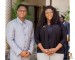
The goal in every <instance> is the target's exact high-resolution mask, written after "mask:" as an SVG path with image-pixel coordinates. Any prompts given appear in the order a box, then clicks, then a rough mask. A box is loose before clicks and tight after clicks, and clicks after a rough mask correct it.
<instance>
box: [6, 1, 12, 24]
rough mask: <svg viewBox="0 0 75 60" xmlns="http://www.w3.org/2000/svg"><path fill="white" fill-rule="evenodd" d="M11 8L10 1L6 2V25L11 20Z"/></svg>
mask: <svg viewBox="0 0 75 60" xmlns="http://www.w3.org/2000/svg"><path fill="white" fill-rule="evenodd" d="M11 7H12V0H6V13H5V16H6V17H5V18H6V23H7V22H8V21H10V20H11Z"/></svg>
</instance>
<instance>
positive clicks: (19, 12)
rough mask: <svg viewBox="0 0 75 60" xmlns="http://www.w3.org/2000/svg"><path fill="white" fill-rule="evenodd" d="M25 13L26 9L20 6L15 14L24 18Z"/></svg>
mask: <svg viewBox="0 0 75 60" xmlns="http://www.w3.org/2000/svg"><path fill="white" fill-rule="evenodd" d="M26 15H27V9H26V8H25V7H24V6H20V7H19V8H18V10H17V16H18V17H19V18H24V17H26Z"/></svg>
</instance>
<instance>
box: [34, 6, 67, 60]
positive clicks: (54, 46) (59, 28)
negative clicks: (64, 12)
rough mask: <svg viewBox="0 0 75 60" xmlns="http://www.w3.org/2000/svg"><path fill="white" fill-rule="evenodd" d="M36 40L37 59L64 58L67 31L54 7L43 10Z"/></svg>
mask: <svg viewBox="0 0 75 60" xmlns="http://www.w3.org/2000/svg"><path fill="white" fill-rule="evenodd" d="M35 42H36V44H37V60H63V58H64V44H65V43H66V31H65V28H64V26H63V24H61V23H60V22H59V14H58V12H57V11H56V9H55V8H54V7H52V6H47V7H45V9H44V10H43V12H42V14H41V18H40V21H39V23H38V25H37V28H36V31H35Z"/></svg>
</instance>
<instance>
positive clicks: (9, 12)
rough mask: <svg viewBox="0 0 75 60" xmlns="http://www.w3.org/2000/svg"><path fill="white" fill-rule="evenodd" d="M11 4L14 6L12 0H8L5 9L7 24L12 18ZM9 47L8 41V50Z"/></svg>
mask: <svg viewBox="0 0 75 60" xmlns="http://www.w3.org/2000/svg"><path fill="white" fill-rule="evenodd" d="M11 6H12V0H6V7H5V8H6V9H5V20H6V24H7V23H8V22H9V21H10V20H11ZM8 49H9V46H8V44H7V43H6V50H8Z"/></svg>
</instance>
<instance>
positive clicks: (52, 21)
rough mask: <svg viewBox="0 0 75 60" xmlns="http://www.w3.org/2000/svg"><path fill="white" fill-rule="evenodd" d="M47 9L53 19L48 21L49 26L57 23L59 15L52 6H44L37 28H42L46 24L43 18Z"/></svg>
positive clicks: (45, 19)
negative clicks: (50, 11)
mask: <svg viewBox="0 0 75 60" xmlns="http://www.w3.org/2000/svg"><path fill="white" fill-rule="evenodd" d="M47 9H51V10H52V11H53V17H52V19H51V21H50V23H51V25H53V24H57V23H59V13H58V12H57V11H56V9H55V8H54V7H52V6H46V7H45V8H44V10H43V12H42V14H41V16H40V20H39V22H38V25H37V27H42V26H44V25H46V24H47V18H46V16H45V11H46V10H47Z"/></svg>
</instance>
